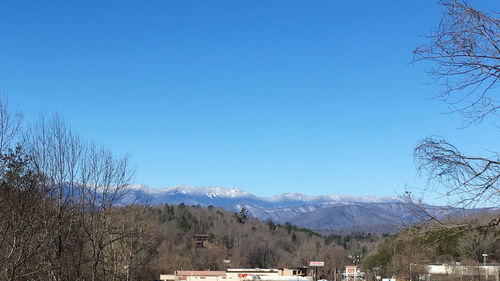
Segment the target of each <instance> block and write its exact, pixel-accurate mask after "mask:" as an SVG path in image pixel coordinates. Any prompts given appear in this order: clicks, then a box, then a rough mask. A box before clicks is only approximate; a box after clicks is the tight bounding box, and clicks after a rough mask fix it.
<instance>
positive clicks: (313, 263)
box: [309, 261, 325, 266]
mask: <svg viewBox="0 0 500 281" xmlns="http://www.w3.org/2000/svg"><path fill="white" fill-rule="evenodd" d="M309 266H325V262H324V261H310V262H309Z"/></svg>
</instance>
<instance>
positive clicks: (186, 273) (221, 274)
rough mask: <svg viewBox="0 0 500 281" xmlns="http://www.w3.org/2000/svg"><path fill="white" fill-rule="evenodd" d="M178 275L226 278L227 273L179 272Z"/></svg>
mask: <svg viewBox="0 0 500 281" xmlns="http://www.w3.org/2000/svg"><path fill="white" fill-rule="evenodd" d="M177 275H185V276H190V275H196V276H225V275H226V272H225V271H209V270H208V271H205V270H180V271H177Z"/></svg>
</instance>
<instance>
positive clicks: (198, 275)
mask: <svg viewBox="0 0 500 281" xmlns="http://www.w3.org/2000/svg"><path fill="white" fill-rule="evenodd" d="M245 280H265V281H312V277H310V276H307V267H291V268H282V269H277V268H272V269H265V268H229V269H227V271H197V270H181V271H176V272H175V273H174V274H160V281H245Z"/></svg>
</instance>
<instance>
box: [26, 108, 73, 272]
mask: <svg viewBox="0 0 500 281" xmlns="http://www.w3.org/2000/svg"><path fill="white" fill-rule="evenodd" d="M25 135H26V137H25V138H26V140H27V144H28V146H29V149H30V154H31V155H32V157H33V158H34V161H36V163H37V167H38V168H39V169H40V172H41V173H42V174H44V175H45V183H44V184H45V185H46V187H45V188H46V190H47V191H48V194H47V195H48V196H49V197H50V198H53V199H54V202H55V204H54V205H53V206H51V207H50V208H47V209H46V210H44V212H43V213H44V214H45V220H44V221H45V222H46V224H45V225H46V228H45V231H46V232H47V234H50V237H51V240H52V243H51V244H50V245H52V246H53V248H51V249H49V250H48V251H47V259H46V262H47V263H49V264H50V266H51V269H52V279H53V280H56V281H57V280H66V279H68V278H71V276H72V275H73V274H74V273H73V272H71V271H70V270H68V266H67V265H68V262H69V261H76V260H78V259H73V258H72V257H71V256H72V255H73V254H74V252H73V251H72V249H71V248H70V247H69V245H70V244H71V243H73V242H74V240H75V237H74V236H75V235H74V234H75V232H76V231H77V230H78V228H79V220H78V219H79V216H78V215H77V212H76V211H77V210H76V209H75V207H76V202H77V200H76V198H77V197H78V194H77V190H76V189H77V186H78V185H79V183H78V178H77V176H78V172H79V170H80V166H81V154H82V144H81V141H80V138H79V136H78V135H77V134H76V133H74V132H73V130H72V129H71V128H70V127H69V125H67V124H66V123H65V122H64V120H63V119H62V117H61V116H59V115H54V116H53V117H52V118H51V119H50V120H49V121H46V119H45V116H41V118H40V120H39V121H38V122H36V123H35V124H33V125H31V126H30V127H29V129H28V130H27V133H26V134H25ZM69 268H73V267H69Z"/></svg>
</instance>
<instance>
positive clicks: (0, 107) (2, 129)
mask: <svg viewBox="0 0 500 281" xmlns="http://www.w3.org/2000/svg"><path fill="white" fill-rule="evenodd" d="M21 123H22V115H21V113H20V112H15V113H12V112H11V111H10V110H9V108H8V104H7V101H6V100H5V99H2V98H0V152H6V150H7V149H8V148H12V149H14V148H15V146H16V145H17V144H16V143H15V142H16V140H17V141H19V136H20V133H21ZM13 146H14V147H13Z"/></svg>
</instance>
